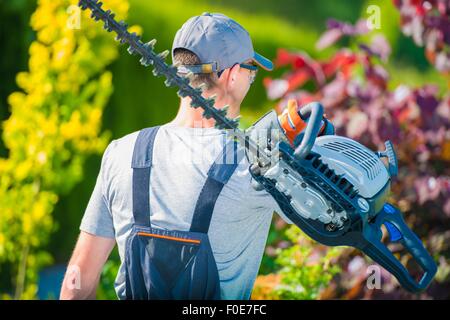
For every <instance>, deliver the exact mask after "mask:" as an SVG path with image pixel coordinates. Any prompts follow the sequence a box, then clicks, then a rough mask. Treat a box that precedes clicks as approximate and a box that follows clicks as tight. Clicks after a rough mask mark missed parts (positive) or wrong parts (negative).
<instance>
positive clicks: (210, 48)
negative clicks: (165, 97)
mask: <svg viewBox="0 0 450 320" xmlns="http://www.w3.org/2000/svg"><path fill="white" fill-rule="evenodd" d="M172 60H173V62H174V63H178V64H180V65H181V66H180V67H179V68H178V71H179V72H180V73H181V74H183V73H187V72H188V71H190V72H192V73H194V77H193V78H192V80H191V84H192V85H193V86H198V85H200V84H201V83H205V85H206V88H205V89H206V90H207V91H209V92H212V93H214V94H217V95H218V97H226V100H228V103H232V104H238V105H239V104H240V103H241V102H242V100H243V99H244V97H245V95H246V94H247V92H248V89H249V87H250V85H251V83H252V82H253V80H254V78H255V76H256V73H257V71H258V67H261V68H264V69H266V70H272V68H273V65H272V62H271V61H270V60H268V59H266V58H264V57H263V56H261V55H259V54H258V53H256V52H255V51H254V50H253V45H252V41H251V39H250V36H249V34H248V32H247V31H246V30H245V29H244V28H243V27H242V26H241V25H240V24H238V23H237V22H236V21H234V20H232V19H230V18H228V17H227V16H225V15H223V14H218V13H203V14H202V15H200V16H196V17H192V18H190V19H189V20H188V21H186V23H185V24H184V25H183V26H182V27H181V29H180V30H178V32H177V34H176V35H175V39H174V42H173V46H172Z"/></svg>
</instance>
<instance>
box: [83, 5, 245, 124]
mask: <svg viewBox="0 0 450 320" xmlns="http://www.w3.org/2000/svg"><path fill="white" fill-rule="evenodd" d="M78 5H79V6H80V7H81V9H83V10H86V9H87V8H89V9H90V10H91V17H92V18H93V19H94V20H96V21H98V20H101V21H103V23H104V26H103V27H104V29H105V30H107V31H108V32H112V31H114V32H115V33H116V34H117V36H116V40H117V41H119V42H120V43H121V44H124V43H127V44H128V45H129V47H128V52H129V53H130V54H131V55H140V56H141V59H140V63H141V64H142V65H143V66H145V67H148V66H149V65H153V68H154V69H153V74H154V75H155V76H164V77H165V78H166V81H165V84H166V86H167V87H178V88H179V90H178V95H179V96H180V97H187V96H189V97H190V98H191V99H192V102H191V106H192V107H193V108H198V107H200V108H202V109H203V116H204V117H205V118H206V119H210V118H213V119H214V120H215V121H216V123H215V127H216V128H218V129H233V130H237V128H238V125H239V119H237V118H236V119H230V118H227V116H226V114H227V109H228V108H227V106H225V107H224V108H222V109H216V108H214V103H215V98H213V97H212V98H204V97H203V96H202V92H203V91H202V89H201V88H193V87H192V86H191V85H190V84H189V79H190V78H191V77H192V76H193V74H192V73H190V74H187V75H186V76H185V77H182V76H179V75H178V74H177V67H176V66H174V65H171V66H169V65H168V64H167V63H166V62H165V58H166V57H167V55H168V54H169V51H167V50H166V51H164V52H161V53H159V54H157V53H155V52H154V51H153V48H154V46H155V43H156V40H155V39H153V40H151V41H149V42H147V43H144V42H142V41H141V38H140V36H138V35H137V34H136V33H134V32H133V33H130V32H128V25H127V24H126V23H125V22H124V21H120V22H118V21H116V20H115V19H114V16H115V15H114V13H113V12H111V10H106V11H105V10H103V9H102V5H103V3H102V2H99V1H98V0H80V1H79V3H78Z"/></svg>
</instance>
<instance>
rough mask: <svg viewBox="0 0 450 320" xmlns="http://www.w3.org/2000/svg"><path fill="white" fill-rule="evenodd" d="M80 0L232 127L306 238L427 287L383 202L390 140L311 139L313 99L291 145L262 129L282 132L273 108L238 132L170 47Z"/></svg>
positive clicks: (427, 259) (426, 267)
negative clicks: (372, 144) (173, 58)
mask: <svg viewBox="0 0 450 320" xmlns="http://www.w3.org/2000/svg"><path fill="white" fill-rule="evenodd" d="M79 5H80V7H81V8H82V9H83V10H85V9H87V8H89V9H90V10H91V17H92V18H93V19H95V20H96V21H98V20H101V21H103V23H104V28H105V29H106V30H107V31H108V32H111V31H114V32H115V33H116V40H117V41H119V42H120V43H121V44H124V43H126V44H128V45H129V47H128V52H129V53H130V54H132V55H138V56H140V57H141V59H140V62H141V64H142V65H144V66H145V67H147V66H150V65H152V66H153V74H154V75H155V76H164V77H165V78H166V80H165V84H166V86H167V87H177V88H178V89H179V90H178V95H179V96H180V97H190V98H191V100H192V101H191V106H192V107H193V108H201V109H203V117H205V118H206V119H211V118H213V119H214V120H215V126H216V128H219V129H230V130H232V132H233V133H232V135H231V136H232V137H233V138H234V139H236V140H237V141H238V142H239V143H240V144H241V145H242V146H245V151H246V155H247V157H248V159H249V161H250V164H251V167H250V169H249V170H250V172H251V174H252V176H253V178H254V180H255V181H256V182H257V183H258V187H260V188H264V189H265V190H266V191H267V192H268V193H269V194H271V195H272V196H273V198H274V199H275V200H276V201H277V203H278V204H279V206H280V208H281V210H283V213H284V214H285V215H286V216H287V217H288V218H289V219H290V220H292V222H293V223H295V224H296V225H297V226H298V227H299V228H300V229H301V230H302V231H303V232H305V233H306V234H307V235H308V236H310V237H311V238H312V239H314V240H316V241H318V242H320V243H322V244H325V245H328V246H341V245H342V246H352V247H355V248H358V249H359V250H361V251H362V252H364V253H365V254H366V255H368V256H369V257H371V258H372V259H373V260H374V261H376V262H377V263H379V264H380V265H381V266H383V267H384V268H385V269H386V270H388V271H389V272H390V273H392V274H393V275H394V276H395V277H396V278H397V280H398V281H399V282H400V284H401V285H402V286H403V287H404V288H405V289H407V290H409V291H411V292H420V291H422V290H424V289H425V288H426V287H427V286H428V285H429V283H430V282H431V280H432V279H433V277H434V275H435V273H436V270H437V267H436V264H435V263H434V261H433V259H432V258H431V256H430V255H429V254H428V252H427V251H426V249H425V248H424V247H423V245H422V242H421V241H420V239H419V238H418V237H417V236H416V235H415V234H414V233H413V232H412V231H411V230H410V229H409V228H408V226H407V225H406V224H405V222H404V220H403V218H402V215H401V212H400V211H399V210H398V209H397V208H395V207H394V206H393V205H391V204H389V203H387V202H386V199H387V196H388V193H389V191H390V184H391V178H392V177H394V176H396V174H397V158H396V155H395V151H394V148H393V146H392V144H391V143H390V142H389V141H387V142H386V143H385V146H386V150H385V151H383V152H373V151H371V150H369V149H368V148H366V147H365V146H363V145H361V144H360V143H358V142H356V141H354V140H351V139H349V138H346V137H341V136H336V135H325V136H321V137H317V134H318V132H319V130H320V128H321V121H322V117H323V107H322V106H321V104H319V103H311V104H309V105H307V106H305V107H303V108H301V109H300V110H299V114H300V116H301V117H302V118H304V119H307V123H308V124H307V126H306V128H305V130H304V132H303V133H302V134H300V135H299V136H298V137H297V139H296V140H295V141H294V143H293V144H291V143H289V141H288V140H287V139H286V138H285V136H284V135H283V134H281V135H277V134H275V135H271V136H269V137H268V135H267V132H268V130H270V132H282V130H281V128H280V124H279V121H278V117H277V115H276V113H275V111H271V112H269V113H267V114H266V115H265V116H264V117H262V118H261V119H260V120H259V121H257V122H256V123H255V124H254V125H253V126H252V127H251V128H250V129H249V130H247V131H242V130H240V129H239V128H238V124H239V123H238V119H236V118H235V119H230V118H227V107H224V108H221V109H216V108H215V107H214V104H215V98H214V97H209V98H205V97H203V96H202V93H203V90H202V88H201V87H197V88H194V87H192V86H191V85H190V79H191V78H192V76H193V74H192V73H188V74H187V75H186V76H181V75H179V74H178V68H177V66H176V65H168V64H166V62H165V58H166V57H167V55H168V54H169V51H164V52H162V53H159V54H157V53H155V52H154V51H153V49H154V46H155V43H156V40H155V39H153V40H151V41H149V42H147V43H144V42H142V41H141V38H140V36H138V35H137V34H135V33H130V32H128V29H127V24H126V23H125V22H123V21H120V22H118V21H116V20H115V19H114V13H112V12H111V11H110V10H104V9H102V3H101V2H99V1H98V0H80V1H79ZM261 132H265V133H263V135H261V134H260V133H261ZM382 158H386V159H387V165H385V164H384V162H383V161H382V160H381V159H382ZM383 225H384V227H385V228H386V230H387V232H388V233H389V238H390V241H391V242H396V243H399V244H401V245H403V247H404V248H405V249H406V250H407V251H408V252H409V253H410V255H411V256H412V258H413V259H414V261H415V262H417V264H418V265H419V266H420V267H421V269H422V271H423V274H422V276H421V278H420V279H418V280H416V279H414V277H413V276H412V275H411V274H410V272H409V271H408V270H407V268H405V267H404V266H403V265H402V263H400V260H399V259H397V258H396V257H395V256H394V254H393V253H392V252H391V251H390V250H389V249H388V247H387V246H386V245H385V244H384V243H383V242H382V237H383V234H382V226H383Z"/></svg>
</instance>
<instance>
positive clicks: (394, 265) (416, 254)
mask: <svg viewBox="0 0 450 320" xmlns="http://www.w3.org/2000/svg"><path fill="white" fill-rule="evenodd" d="M366 223H367V224H368V225H366V226H365V228H364V238H365V239H366V240H367V245H366V246H365V247H363V248H361V250H362V251H363V252H364V253H366V254H367V255H368V256H370V257H371V258H372V259H373V260H374V261H376V262H377V263H379V264H380V265H381V266H383V267H384V268H385V269H386V270H388V271H389V272H391V273H392V274H393V275H394V276H395V277H396V278H397V280H398V281H399V282H400V284H401V285H402V286H403V287H404V288H405V289H407V290H408V291H411V292H421V291H423V290H425V289H426V288H427V287H428V285H429V284H430V282H431V280H432V279H433V277H434V275H435V274H436V271H437V266H436V263H435V262H434V260H433V258H432V257H431V256H430V254H429V253H428V251H427V250H426V249H425V248H424V246H423V244H422V241H420V239H419V238H418V237H417V236H416V235H415V233H414V232H412V231H411V229H409V227H408V226H407V225H406V223H405V221H404V220H403V218H402V214H401V212H400V211H399V210H398V209H397V208H395V207H394V206H392V205H391V204H389V203H386V204H385V205H384V207H383V210H381V212H380V213H378V214H377V216H376V217H375V221H373V222H366ZM382 224H384V225H385V226H386V229H387V230H388V232H389V237H390V241H391V242H399V243H401V244H402V245H403V246H404V248H405V249H406V250H407V251H408V252H409V253H410V254H411V256H412V257H413V258H414V260H415V261H416V262H417V263H418V264H419V265H420V267H421V268H422V270H423V272H424V274H423V276H422V278H421V279H420V280H419V282H417V281H416V280H415V279H414V278H413V277H412V276H411V274H410V273H409V271H408V270H407V269H406V268H405V267H404V266H403V265H402V264H401V263H400V261H399V260H398V259H397V258H396V257H395V256H394V255H393V254H392V252H391V251H390V250H389V249H388V248H387V247H386V245H384V244H383V243H382V242H381V225H382Z"/></svg>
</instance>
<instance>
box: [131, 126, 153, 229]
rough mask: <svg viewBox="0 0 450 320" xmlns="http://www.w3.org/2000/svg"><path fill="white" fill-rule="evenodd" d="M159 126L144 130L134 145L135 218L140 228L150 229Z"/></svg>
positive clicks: (132, 163)
mask: <svg viewBox="0 0 450 320" xmlns="http://www.w3.org/2000/svg"><path fill="white" fill-rule="evenodd" d="M158 129H159V126H156V127H151V128H145V129H142V130H141V131H140V132H139V134H138V136H137V138H136V142H135V144H134V150H133V159H132V161H131V168H133V189H132V191H133V216H134V223H135V224H136V225H138V226H144V227H150V226H151V224H150V173H151V169H152V159H153V144H154V142H155V137H156V133H157V132H158Z"/></svg>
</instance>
